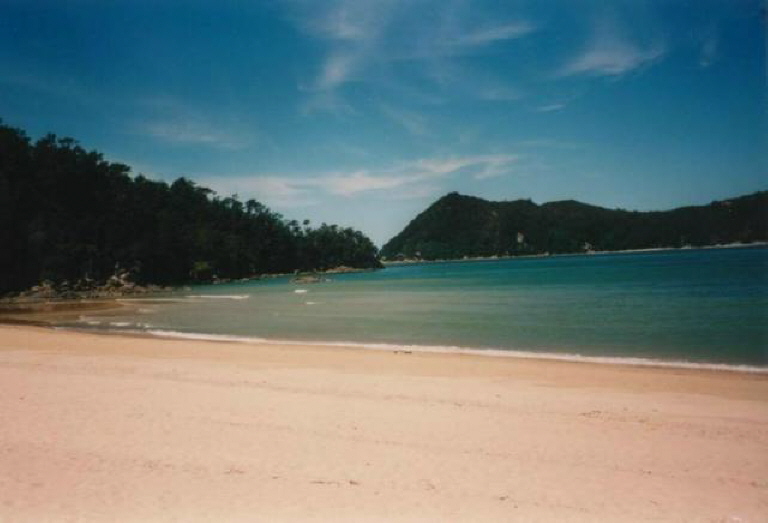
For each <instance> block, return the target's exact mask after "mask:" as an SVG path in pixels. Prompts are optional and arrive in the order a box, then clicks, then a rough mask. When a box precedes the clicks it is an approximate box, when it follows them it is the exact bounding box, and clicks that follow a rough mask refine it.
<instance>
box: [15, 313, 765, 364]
mask: <svg viewBox="0 0 768 523" xmlns="http://www.w3.org/2000/svg"><path fill="white" fill-rule="evenodd" d="M165 299H168V300H174V301H177V300H179V299H181V298H178V299H175V298H159V300H165ZM147 300H148V299H146V298H105V299H101V300H80V301H76V302H75V301H62V302H41V303H35V304H33V305H32V306H30V304H24V306H23V309H24V310H23V311H15V312H14V311H12V310H9V309H8V308H4V307H0V325H11V326H13V325H17V326H33V327H41V328H47V329H51V330H54V331H58V332H79V333H83V334H92V335H96V336H125V337H128V338H131V337H137V338H154V339H175V340H188V341H201V342H206V343H237V344H242V345H253V346H265V345H273V346H287V347H290V346H313V347H331V348H342V349H352V350H364V351H383V352H395V353H419V354H466V355H469V356H478V357H483V358H498V359H521V360H540V361H561V362H571V363H588V364H593V365H612V366H628V367H634V366H636V367H646V368H668V369H681V370H683V369H689V370H703V371H714V372H736V373H748V374H768V365H756V364H749V363H729V362H717V361H714V362H713V361H688V360H672V359H669V360H666V359H659V358H653V357H645V356H631V355H621V356H618V355H585V354H580V353H578V352H573V351H568V350H563V351H557V350H546V351H544V350H542V351H538V350H530V349H527V350H526V349H513V348H498V347H480V346H478V347H470V346H461V345H430V344H406V343H386V342H366V341H350V340H299V339H285V338H263V337H259V336H247V335H236V334H212V333H197V332H182V331H169V330H163V329H141V328H139V329H137V328H130V327H131V326H130V325H129V324H121V325H115V326H110V327H106V328H105V327H95V326H91V327H88V326H86V324H83V325H82V326H81V327H79V326H71V325H60V323H61V322H65V321H74V320H77V319H79V318H80V317H81V316H82V315H83V313H87V315H88V316H89V317H94V318H108V317H109V316H110V315H113V314H116V313H120V312H121V311H130V310H132V309H135V308H138V307H139V306H140V305H141V304H142V303H145V302H146V301H147ZM149 300H150V301H151V302H152V303H155V302H157V300H158V299H155V300H151V299H149Z"/></svg>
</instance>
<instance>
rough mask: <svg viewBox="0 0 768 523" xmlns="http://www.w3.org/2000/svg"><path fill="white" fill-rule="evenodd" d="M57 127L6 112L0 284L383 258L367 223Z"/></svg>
mask: <svg viewBox="0 0 768 523" xmlns="http://www.w3.org/2000/svg"><path fill="white" fill-rule="evenodd" d="M129 172H130V168H129V167H128V166H126V165H122V164H119V163H111V162H108V161H106V160H104V158H103V157H102V155H101V154H99V153H97V152H93V151H86V150H85V149H83V148H82V147H80V146H79V145H78V144H77V143H76V142H75V141H73V140H71V139H58V138H57V137H56V136H55V135H48V136H45V137H44V138H42V139H40V140H38V141H37V142H34V143H33V142H32V141H31V140H30V139H29V138H28V137H27V136H26V135H25V134H24V132H22V131H20V130H18V129H14V128H11V127H8V126H6V125H3V124H2V122H0V293H2V292H7V291H13V290H20V289H24V288H27V287H29V286H31V285H34V284H36V283H37V282H39V281H41V280H43V279H49V280H53V281H54V282H59V281H62V280H69V281H70V282H74V281H77V280H79V279H83V278H88V279H89V280H91V281H99V280H102V281H103V280H104V279H105V278H108V277H109V276H110V275H112V274H113V273H114V272H115V269H116V267H118V268H122V269H123V270H129V271H131V273H132V275H133V277H134V278H135V280H136V281H137V282H142V283H154V284H174V283H182V282H187V281H190V280H195V279H209V278H211V277H212V275H213V274H216V275H218V276H219V277H221V278H240V277H245V276H251V275H254V274H263V273H279V272H292V271H294V270H297V269H299V270H315V269H326V268H330V267H336V266H340V265H344V266H349V267H356V268H371V267H379V266H380V264H379V261H378V258H377V256H378V252H377V249H376V247H375V245H374V244H373V243H372V242H371V241H370V240H369V239H368V238H367V237H366V236H365V235H363V234H362V233H361V232H359V231H355V230H352V229H348V228H340V227H337V226H335V225H325V224H323V225H321V226H320V227H319V228H311V227H309V222H307V221H306V220H305V221H304V223H303V225H299V223H297V222H296V221H287V220H284V219H283V217H282V216H280V215H279V214H276V213H274V212H271V211H270V210H269V209H267V208H266V207H265V206H264V205H262V204H260V203H259V202H256V201H254V200H249V201H247V202H240V201H238V200H237V199H236V198H234V197H226V198H219V197H217V196H215V195H214V194H213V193H212V191H210V190H209V189H206V188H204V187H200V186H197V185H195V184H194V183H193V182H191V181H189V180H186V179H184V178H179V179H178V180H176V181H175V182H173V183H172V184H170V185H169V184H166V183H164V182H161V181H153V180H149V179H147V178H145V177H144V176H136V177H131V176H130V175H129Z"/></svg>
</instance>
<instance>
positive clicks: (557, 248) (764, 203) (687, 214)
mask: <svg viewBox="0 0 768 523" xmlns="http://www.w3.org/2000/svg"><path fill="white" fill-rule="evenodd" d="M765 240H768V191H761V192H757V193H754V194H750V195H748V196H741V197H738V198H732V199H729V200H724V201H718V202H712V203H711V204H709V205H704V206H698V207H681V208H678V209H673V210H670V211H659V212H637V211H626V210H621V209H605V208H602V207H596V206H594V205H588V204H585V203H580V202H577V201H573V200H567V201H560V202H550V203H545V204H543V205H537V204H535V203H533V202H531V201H530V200H517V201H509V202H490V201H486V200H483V199H481V198H476V197H473V196H464V195H461V194H458V193H455V192H453V193H450V194H448V195H446V196H443V197H442V198H440V199H439V200H437V201H436V202H435V203H433V204H432V205H431V206H429V208H427V209H426V210H425V211H424V212H422V213H421V214H419V215H418V216H417V217H416V218H415V219H414V220H413V221H411V222H410V223H409V224H408V226H407V227H405V229H403V231H402V232H400V234H398V235H397V236H395V237H394V238H392V239H391V240H390V241H389V242H387V243H386V244H385V245H384V246H383V247H382V250H381V254H382V256H384V257H385V258H387V259H397V258H403V257H404V258H421V259H425V260H434V259H457V258H463V257H481V256H505V255H521V254H541V253H553V254H554V253H573V252H584V251H586V250H606V251H612V250H623V249H645V248H657V247H683V246H687V245H691V246H702V245H713V244H720V243H732V242H744V243H749V242H755V241H765Z"/></svg>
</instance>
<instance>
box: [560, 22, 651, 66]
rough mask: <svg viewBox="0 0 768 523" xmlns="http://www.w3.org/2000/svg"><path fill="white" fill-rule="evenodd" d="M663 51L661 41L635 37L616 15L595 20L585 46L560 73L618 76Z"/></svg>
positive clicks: (647, 62)
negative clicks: (642, 42) (640, 40)
mask: <svg viewBox="0 0 768 523" xmlns="http://www.w3.org/2000/svg"><path fill="white" fill-rule="evenodd" d="M665 52H666V49H665V46H664V44H663V43H662V42H660V41H655V42H652V43H646V44H641V43H639V42H637V41H634V40H632V39H631V38H630V37H629V36H628V34H627V33H626V31H625V30H624V29H623V28H622V27H621V26H620V25H619V23H618V22H617V21H616V20H615V19H612V18H606V19H602V20H600V21H599V22H597V23H596V24H595V27H594V28H593V34H592V37H591V39H590V41H589V43H588V44H587V46H586V48H585V49H584V50H583V51H582V52H581V53H580V54H579V55H577V56H576V57H575V58H573V59H572V60H570V61H569V62H568V63H567V64H566V65H565V66H564V67H563V68H562V69H561V70H560V72H559V75H560V76H572V75H580V74H585V75H594V76H620V75H623V74H626V73H629V72H631V71H634V70H636V69H638V68H640V67H643V66H646V65H648V64H651V63H653V62H654V61H656V60H658V59H659V58H661V57H662V56H664V54H665Z"/></svg>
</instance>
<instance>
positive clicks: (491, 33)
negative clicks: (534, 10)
mask: <svg viewBox="0 0 768 523" xmlns="http://www.w3.org/2000/svg"><path fill="white" fill-rule="evenodd" d="M534 30H535V28H534V26H533V25H532V24H531V23H529V22H526V21H519V22H512V23H509V24H503V25H497V26H492V27H486V28H483V29H478V30H475V31H471V32H468V33H466V34H464V35H462V36H460V37H459V38H458V39H457V40H456V43H457V44H458V45H470V46H475V45H486V44H491V43H494V42H499V41H504V40H512V39H515V38H521V37H523V36H526V35H528V34H530V33H532V32H533V31H534Z"/></svg>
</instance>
